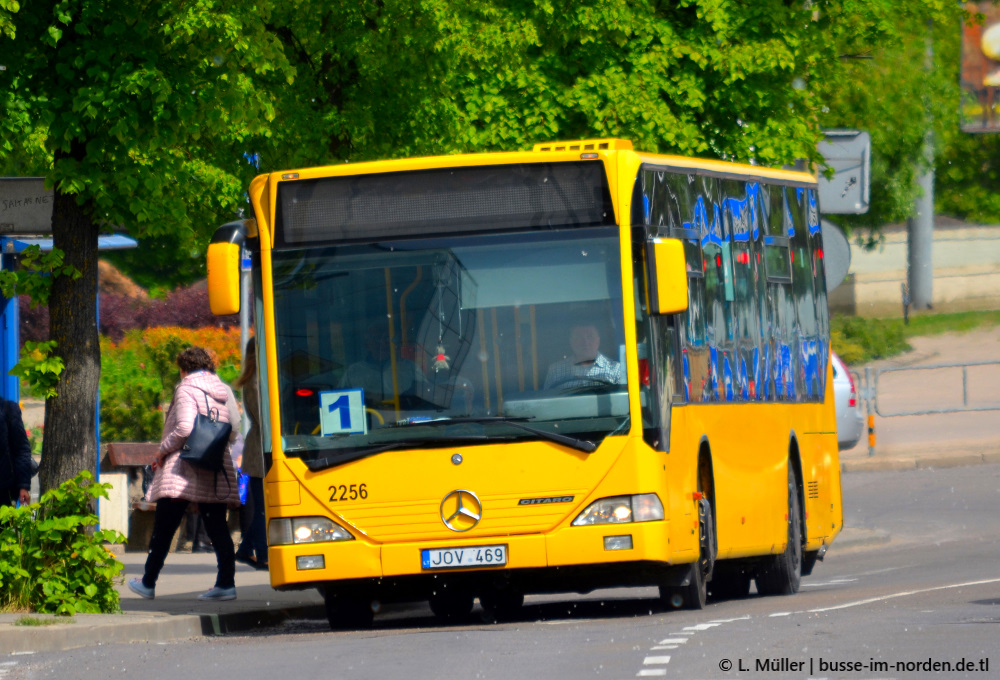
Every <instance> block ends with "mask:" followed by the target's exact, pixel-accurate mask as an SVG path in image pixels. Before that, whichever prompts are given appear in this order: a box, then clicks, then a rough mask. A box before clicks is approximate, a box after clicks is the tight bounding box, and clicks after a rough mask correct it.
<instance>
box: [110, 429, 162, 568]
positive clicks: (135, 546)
mask: <svg viewBox="0 0 1000 680" xmlns="http://www.w3.org/2000/svg"><path fill="white" fill-rule="evenodd" d="M159 450H160V444H159V442H114V443H111V444H108V446H107V459H106V460H107V464H108V466H109V467H110V468H111V469H114V470H118V471H123V472H126V473H127V474H128V502H129V513H128V543H127V544H126V550H128V551H129V552H146V551H147V550H149V539H150V538H151V537H152V535H153V517H154V515H155V512H156V503H150V502H149V501H147V500H144V495H143V490H142V475H143V472H142V471H143V468H145V467H146V466H147V465H151V464H152V463H153V461H154V460H155V459H156V454H157V453H158V452H159ZM179 535H180V532H177V534H174V542H173V544H172V545H171V546H170V549H171V550H176V549H177V540H178V536H179Z"/></svg>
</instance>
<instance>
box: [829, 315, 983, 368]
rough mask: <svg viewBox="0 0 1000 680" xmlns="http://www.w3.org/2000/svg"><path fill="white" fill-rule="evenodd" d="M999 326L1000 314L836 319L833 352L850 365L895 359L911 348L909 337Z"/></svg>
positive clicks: (839, 317)
mask: <svg viewBox="0 0 1000 680" xmlns="http://www.w3.org/2000/svg"><path fill="white" fill-rule="evenodd" d="M997 325H1000V311H987V312H959V313H955V314H933V313H924V314H919V315H916V316H912V317H910V322H909V323H908V324H904V323H903V320H902V319H867V318H863V317H860V316H835V317H833V319H832V320H831V323H830V336H831V337H830V341H831V343H832V345H833V351H835V352H836V353H837V354H839V355H840V357H841V358H842V359H843V360H844V361H845V362H846V363H847V364H848V365H849V366H851V365H860V364H864V363H867V362H869V361H873V360H875V359H887V358H889V357H894V356H897V355H899V354H902V353H903V352H906V351H907V350H909V349H910V344H909V343H908V342H907V341H906V340H907V339H908V338H915V337H922V336H927V335H941V334H943V333H967V332H969V331H972V330H976V329H980V328H992V327H994V326H997Z"/></svg>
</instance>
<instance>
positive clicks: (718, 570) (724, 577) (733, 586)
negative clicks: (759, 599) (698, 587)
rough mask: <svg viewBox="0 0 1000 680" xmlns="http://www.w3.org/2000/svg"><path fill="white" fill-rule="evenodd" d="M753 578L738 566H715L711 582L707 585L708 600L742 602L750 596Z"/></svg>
mask: <svg viewBox="0 0 1000 680" xmlns="http://www.w3.org/2000/svg"><path fill="white" fill-rule="evenodd" d="M752 579H753V577H752V576H751V575H750V573H749V572H747V570H746V569H744V568H743V567H741V566H739V565H732V566H727V565H726V564H725V563H723V564H721V565H720V564H716V565H715V572H714V573H713V574H712V581H711V583H709V584H708V599H709V600H742V599H743V598H744V597H746V596H747V595H749V594H750V581H751V580H752Z"/></svg>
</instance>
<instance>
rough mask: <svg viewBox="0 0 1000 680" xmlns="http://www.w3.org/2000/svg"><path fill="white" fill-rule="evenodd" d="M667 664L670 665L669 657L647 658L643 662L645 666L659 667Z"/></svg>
mask: <svg viewBox="0 0 1000 680" xmlns="http://www.w3.org/2000/svg"><path fill="white" fill-rule="evenodd" d="M665 663H670V657H669V656H647V657H646V658H645V659H643V660H642V665H643V666H658V665H661V664H665Z"/></svg>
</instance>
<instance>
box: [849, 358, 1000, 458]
mask: <svg viewBox="0 0 1000 680" xmlns="http://www.w3.org/2000/svg"><path fill="white" fill-rule="evenodd" d="M983 366H998V367H1000V361H972V362H966V363H953V364H933V365H929V366H903V367H898V368H880V369H877V370H876V369H873V368H872V367H871V366H866V367H865V375H864V381H863V382H862V381H861V380H860V378H861V376H860V375H859V374H858V373H856V372H855V373H854V376H855V377H856V378H857V379H858V380H857V382H858V383H859V384H860V385H861V389H860V391H859V393H860V395H861V397H862V399H863V400H864V402H865V412H866V414H867V416H868V418H867V421H868V455H869V456H874V455H875V415H876V414H877V415H878V416H879V417H880V418H896V417H900V416H924V415H938V414H942V413H973V412H981V411H1000V404H997V405H996V406H970V405H969V369H970V368H981V367H983ZM949 368H960V369H962V405H961V406H951V407H947V408H928V409H921V410H915V411H884V410H883V409H882V408H881V407H880V405H879V390H878V388H879V378H880V377H881V376H883V375H885V374H886V373H899V372H908V371H914V372H915V371H932V370H941V369H949Z"/></svg>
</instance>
